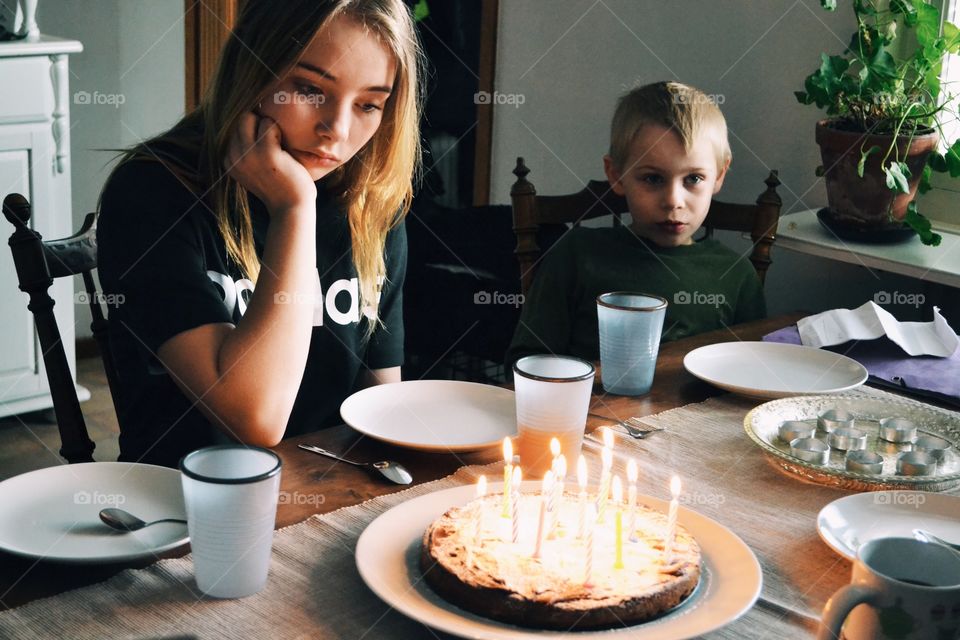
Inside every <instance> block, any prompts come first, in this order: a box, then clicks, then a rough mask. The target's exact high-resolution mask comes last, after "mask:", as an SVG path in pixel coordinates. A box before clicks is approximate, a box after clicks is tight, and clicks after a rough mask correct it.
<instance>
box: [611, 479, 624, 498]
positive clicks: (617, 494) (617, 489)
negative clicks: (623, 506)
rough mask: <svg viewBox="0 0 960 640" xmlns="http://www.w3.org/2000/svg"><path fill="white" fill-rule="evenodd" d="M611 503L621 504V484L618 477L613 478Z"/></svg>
mask: <svg viewBox="0 0 960 640" xmlns="http://www.w3.org/2000/svg"><path fill="white" fill-rule="evenodd" d="M613 502H614V504H620V503H621V502H623V482H621V481H620V476H613Z"/></svg>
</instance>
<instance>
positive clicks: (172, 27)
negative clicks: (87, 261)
mask: <svg viewBox="0 0 960 640" xmlns="http://www.w3.org/2000/svg"><path fill="white" fill-rule="evenodd" d="M183 6H184V5H183V1H182V0H95V1H85V2H77V1H76V0H43V2H40V4H39V8H38V10H37V22H38V23H39V25H40V30H41V31H42V32H43V33H45V34H50V35H55V36H59V37H62V38H72V39H75V40H79V41H80V42H82V43H83V52H82V53H78V54H75V55H72V56H70V94H71V96H72V97H75V96H76V95H77V94H78V93H79V92H86V93H88V94H90V95H91V96H93V98H92V99H91V101H90V103H89V104H82V103H78V102H77V101H76V100H72V101H71V105H70V108H71V113H70V126H71V131H70V136H71V140H70V146H71V155H72V163H71V164H72V180H73V221H74V224H73V226H74V228H77V227H79V225H80V223H81V222H82V220H83V217H84V215H86V214H87V213H88V212H90V211H93V210H95V209H96V205H97V198H98V196H99V195H100V189H101V188H102V187H103V183H104V180H105V179H106V177H107V175H108V173H109V168H110V164H109V163H110V161H111V159H112V158H113V157H114V155H115V151H109V150H111V149H120V148H123V147H127V146H130V145H131V144H133V143H135V142H137V141H138V140H140V139H142V138H146V137H149V136H150V135H153V134H155V133H158V132H160V131H162V130H163V129H165V128H167V127H169V126H170V125H172V124H173V123H174V122H176V121H177V120H178V119H179V118H180V117H181V116H182V115H183V110H184V75H183V73H184V48H185V46H184V30H183ZM95 96H100V98H99V100H100V102H101V104H95V103H94V102H95V99H96V98H95ZM104 149H106V150H107V151H103V150H104ZM81 286H82V285H81V284H80V281H79V280H78V281H77V283H76V287H77V289H78V290H79V288H80V287H81ZM76 311H77V318H76V319H77V337H78V338H84V337H89V336H90V315H89V310H88V309H87V308H86V307H85V306H83V305H78V306H77V309H76Z"/></svg>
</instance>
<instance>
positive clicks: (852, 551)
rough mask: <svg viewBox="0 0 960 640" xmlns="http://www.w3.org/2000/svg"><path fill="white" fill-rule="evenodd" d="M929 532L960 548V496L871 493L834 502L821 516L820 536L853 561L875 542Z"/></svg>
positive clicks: (818, 520) (925, 492)
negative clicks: (876, 540) (863, 546)
mask: <svg viewBox="0 0 960 640" xmlns="http://www.w3.org/2000/svg"><path fill="white" fill-rule="evenodd" d="M914 529H926V530H927V531H929V532H930V533H932V534H934V535H935V536H939V537H941V538H943V539H944V540H947V541H948V542H955V543H957V544H960V496H949V495H944V494H942V493H930V492H929V491H871V492H868V493H856V494H854V495H852V496H847V497H845V498H840V499H838V500H834V501H833V502H831V503H830V504H828V505H827V506H825V507H824V508H823V509H821V510H820V514H819V515H818V516H817V532H818V533H819V534H820V537H821V538H823V541H824V542H826V543H827V545H828V546H830V548H832V549H833V550H834V551H836V552H837V553H839V554H840V555H842V556H844V557H846V558H847V559H849V560H853V559H854V557H855V556H856V555H857V549H859V548H860V545H862V544H863V543H865V542H869V541H870V540H873V539H874V538H912V537H913V530H914Z"/></svg>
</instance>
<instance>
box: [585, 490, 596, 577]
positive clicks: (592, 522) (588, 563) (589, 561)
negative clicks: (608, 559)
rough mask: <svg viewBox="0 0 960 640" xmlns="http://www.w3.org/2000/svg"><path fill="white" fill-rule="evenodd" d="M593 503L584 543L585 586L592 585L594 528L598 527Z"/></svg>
mask: <svg viewBox="0 0 960 640" xmlns="http://www.w3.org/2000/svg"><path fill="white" fill-rule="evenodd" d="M593 509H594V507H593V505H590V514H589V515H590V517H589V518H588V519H587V542H586V544H585V545H584V547H585V550H586V554H585V557H584V567H583V586H585V587H592V586H593V585H592V584H591V583H590V578H591V577H592V575H593V541H594V535H593V530H594V529H596V528H597V519H596V518H594V517H593Z"/></svg>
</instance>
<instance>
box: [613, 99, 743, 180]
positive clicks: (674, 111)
mask: <svg viewBox="0 0 960 640" xmlns="http://www.w3.org/2000/svg"><path fill="white" fill-rule="evenodd" d="M716 103H717V100H716V99H715V98H714V97H712V96H708V95H707V94H705V93H703V92H702V91H700V90H699V89H697V88H696V87H691V86H690V85H687V84H681V83H679V82H654V83H653V84H648V85H644V86H642V87H639V88H637V89H634V90H632V91H630V92H629V93H627V94H625V95H623V96H621V97H620V100H618V101H617V110H616V111H615V112H614V114H613V123H612V124H611V126H610V158H611V160H613V164H614V166H615V167H616V168H617V170H618V171H625V170H627V169H629V167H627V166H626V164H627V161H628V160H629V158H630V147H631V145H632V144H633V141H634V139H635V138H636V137H637V135H638V134H639V133H640V130H641V129H643V127H644V126H646V125H649V124H655V125H660V126H662V127H666V128H668V129H672V130H673V131H675V132H676V133H677V135H679V136H680V139H681V140H682V141H683V146H684V148H685V149H686V150H687V151H689V150H690V148H691V147H692V146H693V144H694V142H695V141H696V140H697V138H698V137H699V136H700V135H707V136H708V137H709V139H710V142H711V143H712V144H713V147H714V151H715V153H716V156H717V170H718V171H722V170H723V168H724V167H725V166H727V164H729V162H730V160H731V158H732V157H733V155H732V154H731V153H730V143H729V141H728V140H727V121H726V120H725V119H724V117H723V113H721V112H720V108H719V107H718V106H717V104H716Z"/></svg>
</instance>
